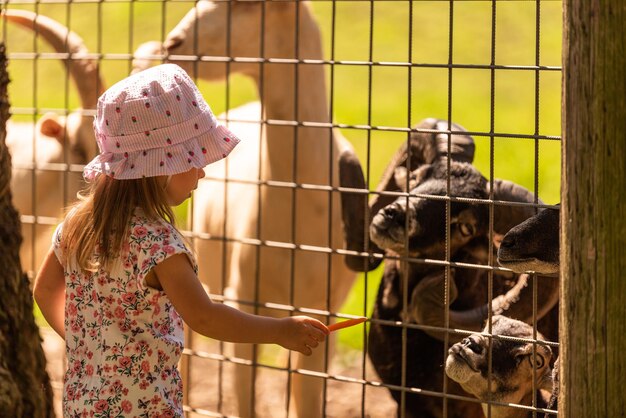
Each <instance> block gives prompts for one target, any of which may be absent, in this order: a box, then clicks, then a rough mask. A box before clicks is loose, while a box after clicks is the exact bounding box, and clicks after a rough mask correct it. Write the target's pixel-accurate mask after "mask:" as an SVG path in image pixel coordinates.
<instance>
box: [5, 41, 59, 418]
mask: <svg viewBox="0 0 626 418" xmlns="http://www.w3.org/2000/svg"><path fill="white" fill-rule="evenodd" d="M6 64H7V62H6V55H5V49H4V45H3V44H0V417H29V418H30V417H37V418H39V417H53V416H54V410H53V405H52V388H51V386H50V379H49V378H48V374H47V373H46V369H45V367H46V359H45V357H44V353H43V349H42V347H41V337H40V336H39V329H38V328H37V325H36V324H35V319H34V317H33V298H32V293H31V290H30V285H29V281H28V277H26V275H25V274H24V273H23V272H22V269H21V267H20V259H19V248H20V243H21V241H22V235H21V232H20V222H19V217H18V214H17V211H16V210H15V208H14V207H13V205H12V203H11V190H10V187H9V181H10V179H11V156H10V155H9V152H8V150H7V147H6V144H5V142H4V141H5V138H6V126H5V125H6V121H7V119H8V118H9V101H8V95H7V85H8V83H9V76H8V74H7V71H6Z"/></svg>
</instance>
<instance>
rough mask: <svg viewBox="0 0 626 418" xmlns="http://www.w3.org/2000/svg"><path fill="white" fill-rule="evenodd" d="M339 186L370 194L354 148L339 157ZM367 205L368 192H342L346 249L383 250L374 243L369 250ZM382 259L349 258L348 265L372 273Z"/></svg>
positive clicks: (356, 269)
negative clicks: (362, 191)
mask: <svg viewBox="0 0 626 418" xmlns="http://www.w3.org/2000/svg"><path fill="white" fill-rule="evenodd" d="M339 186H340V187H344V188H350V189H359V190H365V191H367V186H366V185H365V177H364V176H363V170H362V169H361V164H360V163H359V159H358V158H357V156H356V154H355V153H354V151H353V150H351V149H346V150H345V151H343V152H342V153H341V155H340V156H339ZM368 209H369V208H368V206H367V193H355V192H349V191H343V192H341V217H342V220H343V233H344V239H345V242H346V249H348V250H352V251H359V252H364V251H368V250H370V251H374V252H380V253H382V252H383V251H382V250H381V249H380V248H378V247H377V246H376V244H374V243H373V242H370V243H369V246H370V248H369V249H368V248H365V242H366V234H368V233H369V222H367V219H368V217H369V213H368ZM381 261H382V259H381V258H372V257H368V258H367V259H366V258H364V257H362V256H356V255H347V256H346V258H345V263H346V265H347V266H348V268H349V269H350V270H352V271H359V272H360V271H370V270H373V269H375V268H376V267H377V266H378V265H379V264H380V262H381Z"/></svg>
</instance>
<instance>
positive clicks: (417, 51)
mask: <svg viewBox="0 0 626 418" xmlns="http://www.w3.org/2000/svg"><path fill="white" fill-rule="evenodd" d="M191 4H192V3H190V2H182V1H181V2H179V1H175V2H173V1H171V2H167V3H157V2H134V3H132V4H129V3H122V2H115V3H113V2H111V3H107V2H104V3H101V4H98V3H74V4H72V5H71V6H70V11H71V12H70V14H69V15H68V14H67V7H68V6H66V5H63V4H45V3H44V4H39V6H38V7H39V12H40V13H42V14H45V15H48V16H50V17H53V18H55V19H57V20H59V21H61V22H63V23H66V24H67V23H68V20H67V17H68V16H69V24H70V26H71V27H72V29H74V30H75V31H76V32H78V33H79V34H80V35H81V36H82V37H83V39H84V40H85V42H86V44H87V46H88V48H89V50H90V51H98V50H99V51H101V52H103V53H107V54H114V53H129V52H132V51H133V50H134V49H135V47H137V46H138V45H139V44H140V43H142V42H144V41H147V40H153V39H161V38H162V37H163V35H164V34H165V33H167V32H168V31H169V30H170V29H171V28H172V27H173V26H174V25H175V23H176V22H177V21H178V20H179V19H180V18H181V17H182V16H183V14H184V13H185V12H186V11H187V10H188V9H189V7H190V5H191ZM312 4H313V9H314V12H315V14H316V16H317V18H318V21H319V24H320V27H321V29H322V36H323V44H324V49H325V55H326V58H328V59H330V58H333V59H335V60H348V61H369V60H373V61H376V62H380V61H393V62H407V61H409V60H411V61H412V62H415V63H420V64H437V65H446V64H447V63H448V61H449V57H450V56H451V58H452V62H453V63H454V64H472V65H475V64H478V65H489V64H490V63H491V61H492V3H491V2H488V1H462V2H455V3H454V23H453V25H454V26H453V36H452V51H451V52H450V50H449V45H448V44H449V32H450V31H449V29H450V10H449V7H450V3H449V2H446V1H414V2H413V3H412V9H410V8H409V3H408V2H399V1H394V2H384V1H380V2H374V3H373V8H374V19H373V26H372V32H371V33H372V36H371V40H372V49H371V56H370V7H371V4H370V3H369V2H357V1H355V2H351V1H340V2H336V3H335V6H336V9H335V20H334V26H335V30H334V32H333V19H332V17H333V9H332V7H333V3H331V2H323V1H316V2H313V3H312ZM21 7H25V8H30V10H33V6H21ZM496 7H497V9H496V12H497V13H496V19H495V24H496V26H495V27H496V30H495V42H496V49H495V57H494V61H495V64H497V65H516V66H533V65H535V64H536V60H537V52H536V45H537V40H536V35H535V33H536V28H537V23H536V5H535V3H534V2H530V1H501V2H497V3H496ZM131 9H132V10H133V13H134V14H133V19H132V23H131V19H129V16H130V11H131ZM163 10H165V11H166V12H167V14H166V15H167V18H166V19H162V17H161V16H162V12H163ZM410 12H412V19H411V23H412V24H410V19H409V16H410ZM561 12H562V10H561V2H558V1H543V2H541V10H540V13H541V14H540V16H541V20H540V25H539V28H540V32H539V34H540V37H539V48H540V54H539V63H540V65H543V66H559V65H560V62H561ZM99 13H100V14H101V16H102V19H101V24H99V23H98V20H97V19H96V17H97V16H98V14H99ZM3 26H4V25H3ZM3 33H4V34H5V36H4V38H3V39H4V40H5V43H6V46H7V50H8V52H9V53H14V52H27V51H33V48H34V47H33V45H34V40H33V36H32V33H30V32H28V31H23V30H18V29H15V28H13V27H11V26H10V25H9V26H8V27H7V28H6V31H3ZM409 33H411V34H412V36H411V43H410V44H409ZM131 34H132V36H131ZM333 39H334V45H333V42H332V41H333ZM38 48H39V51H50V49H49V47H47V46H46V45H44V44H42V43H41V42H40V43H39V46H38ZM409 49H410V54H409ZM128 68H129V66H128V63H127V62H125V61H115V60H106V61H103V62H102V69H103V72H104V77H105V80H106V82H107V84H109V85H110V84H112V83H113V82H115V81H117V80H119V79H121V78H123V77H124V76H125V75H126V74H127V73H128ZM9 72H10V74H11V77H12V83H11V85H10V86H9V94H10V99H11V103H12V105H13V106H14V107H17V108H19V107H35V106H36V107H40V108H63V107H66V106H68V107H69V108H74V107H76V106H78V100H77V96H76V94H75V92H74V89H73V86H72V87H71V88H70V89H69V90H70V91H69V95H67V94H66V91H67V87H66V83H65V82H64V81H63V80H64V72H63V69H62V67H61V66H60V65H59V63H58V62H57V61H54V60H39V61H38V62H37V63H34V62H33V61H32V60H28V59H26V60H18V59H15V60H12V61H11V62H10V63H9ZM328 76H329V77H328V79H329V80H330V76H331V72H330V70H329V71H328ZM450 77H451V79H450ZM230 81H231V82H230V85H229V86H230V89H229V91H230V97H228V98H227V97H226V88H225V83H221V84H209V83H205V82H200V83H199V85H200V88H201V90H202V91H203V93H205V95H206V96H207V97H210V98H211V100H210V102H211V106H212V108H213V110H214V111H215V112H216V113H220V112H222V111H224V110H225V106H226V103H227V102H228V103H230V106H231V107H235V106H238V105H240V104H243V103H246V102H248V101H251V100H255V99H256V90H255V87H254V85H253V84H252V82H251V81H250V80H248V79H246V78H244V77H242V76H233V77H232V78H231V80H230ZM332 81H333V82H332V90H329V91H331V97H332V100H333V102H332V103H333V110H334V117H335V121H336V122H339V123H345V124H368V123H371V124H372V125H381V126H391V127H407V126H412V125H414V124H415V123H417V122H419V121H420V120H421V119H423V118H425V117H431V116H432V117H438V118H443V119H446V118H447V117H448V116H449V115H451V117H452V120H453V121H454V122H456V123H459V124H460V125H462V126H464V127H465V128H466V129H468V130H470V131H473V132H485V133H489V132H490V131H492V130H493V132H495V133H502V134H507V135H508V134H524V135H532V134H534V133H538V134H540V135H548V136H559V135H560V132H561V129H560V126H561V125H560V124H561V122H560V120H561V114H560V112H561V105H560V100H561V74H560V72H559V71H541V73H540V74H539V82H538V83H537V81H536V74H535V72H534V71H530V70H510V69H498V70H495V71H494V72H493V81H492V72H491V71H490V70H489V69H474V68H471V69H458V68H457V69H454V70H453V71H452V72H451V74H450V72H449V71H448V69H447V68H445V67H443V68H425V67H414V68H412V69H411V70H409V69H408V68H407V67H405V66H397V67H382V66H374V67H373V68H372V70H371V86H372V88H371V92H370V91H369V88H368V86H369V85H370V71H369V69H368V68H367V67H363V66H354V65H350V66H335V68H334V71H333V72H332ZM492 82H493V87H494V89H495V90H494V94H493V97H492V94H491V93H492ZM449 85H450V86H451V87H452V90H451V92H449ZM536 92H538V97H539V100H538V103H536V100H535V98H536ZM370 96H371V104H370V103H369V102H368V97H370ZM449 97H450V101H449V100H448V98H449ZM409 105H410V112H409ZM536 108H538V110H539V117H538V118H537V120H536V119H535V109H536ZM492 114H493V117H492ZM16 118H17V119H20V118H21V119H25V120H32V117H27V116H16ZM342 133H343V134H344V135H345V136H346V137H347V138H348V139H349V140H350V141H351V142H352V143H353V144H354V146H355V149H356V150H357V153H358V155H359V157H360V158H361V161H363V162H365V161H367V160H368V156H369V160H370V162H371V164H370V167H369V170H367V172H368V173H369V178H368V179H369V183H370V187H372V188H374V187H375V185H376V183H377V182H378V179H379V178H380V176H381V174H382V172H383V170H384V168H385V166H386V164H387V161H388V160H389V157H390V156H391V155H392V154H393V153H394V152H395V151H396V149H397V147H398V146H399V145H400V144H401V143H402V142H403V141H406V134H403V133H395V132H381V131H371V132H368V131H363V130H357V129H345V130H343V132H342ZM475 141H476V146H477V152H476V158H475V164H476V166H477V167H478V168H479V169H480V170H481V171H482V172H483V174H485V176H486V177H489V173H490V172H491V170H493V173H494V176H495V177H498V178H504V179H508V180H512V181H515V182H517V183H519V184H521V185H523V186H525V187H527V188H529V189H530V190H535V177H536V174H537V179H538V183H537V184H538V188H537V191H538V193H539V197H540V198H541V199H542V200H544V201H545V202H547V203H557V202H558V201H559V190H560V166H561V163H560V142H559V141H553V140H541V141H535V140H533V139H524V138H515V137H502V136H495V137H494V138H493V142H491V141H490V138H489V137H488V136H476V137H475ZM535 155H537V156H538V157H537V158H536V157H535ZM492 156H493V166H491V162H490V161H491V159H492ZM179 213H181V212H180V211H179ZM380 274H381V270H380V269H378V270H377V271H375V272H371V273H369V274H368V276H367V286H366V285H365V282H366V280H365V278H364V277H363V275H360V276H359V279H358V280H357V283H356V284H355V287H354V290H353V292H352V293H351V295H350V297H349V299H348V301H347V302H346V304H345V306H344V307H343V308H342V312H345V313H351V314H358V315H361V314H369V313H370V312H371V306H372V301H373V300H374V297H375V294H376V289H377V286H378V281H379V280H380ZM364 295H366V299H364ZM362 338H363V337H362V327H354V328H352V329H347V330H344V331H342V332H341V333H340V342H341V343H343V344H346V345H348V346H353V347H361V342H362Z"/></svg>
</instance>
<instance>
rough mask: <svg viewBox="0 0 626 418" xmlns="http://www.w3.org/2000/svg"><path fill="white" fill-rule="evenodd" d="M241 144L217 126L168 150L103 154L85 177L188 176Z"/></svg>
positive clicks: (157, 149)
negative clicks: (100, 175) (192, 171)
mask: <svg viewBox="0 0 626 418" xmlns="http://www.w3.org/2000/svg"><path fill="white" fill-rule="evenodd" d="M239 142H240V139H239V138H238V137H237V136H236V135H235V134H234V133H233V132H231V131H230V130H229V129H227V128H226V127H225V126H222V125H220V124H217V125H216V126H214V127H213V128H211V129H209V130H208V131H207V132H205V133H203V134H201V135H198V136H196V137H192V138H189V139H187V140H186V141H183V142H180V143H177V144H172V145H170V146H167V147H160V148H152V149H147V150H142V151H133V152H126V153H111V152H105V153H101V154H99V155H98V156H96V158H94V159H93V160H92V161H91V162H90V163H89V164H87V165H86V166H85V168H84V170H83V177H84V178H85V179H87V180H92V179H94V178H95V177H96V176H98V175H99V174H105V175H107V176H110V177H113V178H115V179H119V180H125V179H126V180H127V179H138V178H142V177H156V176H167V175H174V174H179V173H185V172H187V171H189V170H190V169H191V168H193V167H195V168H204V167H206V166H207V165H209V164H211V163H214V162H216V161H219V160H221V159H223V158H226V157H227V156H228V154H230V152H231V151H232V150H233V148H235V146H236V145H237V144H238V143H239Z"/></svg>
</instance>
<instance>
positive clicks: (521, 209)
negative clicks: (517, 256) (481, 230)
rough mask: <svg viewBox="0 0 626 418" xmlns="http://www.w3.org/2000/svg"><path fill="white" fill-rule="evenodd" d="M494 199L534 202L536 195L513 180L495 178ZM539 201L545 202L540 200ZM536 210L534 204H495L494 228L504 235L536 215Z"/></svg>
mask: <svg viewBox="0 0 626 418" xmlns="http://www.w3.org/2000/svg"><path fill="white" fill-rule="evenodd" d="M488 187H489V186H488ZM487 192H489V190H487ZM493 199H494V200H502V201H507V202H525V203H534V202H535V195H534V194H533V193H532V192H531V191H529V190H528V189H526V188H525V187H522V186H520V185H518V184H515V183H513V182H511V181H508V180H500V179H495V180H494V181H493ZM538 203H543V202H542V201H541V200H538ZM535 212H536V209H535V208H534V207H532V206H506V205H502V204H498V205H495V207H494V216H493V217H494V225H493V230H494V232H495V233H497V234H501V235H504V234H506V233H507V232H508V231H509V229H511V228H513V227H514V226H516V225H517V224H520V223H522V222H524V221H525V220H526V219H528V218H530V217H531V216H533V215H535Z"/></svg>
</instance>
